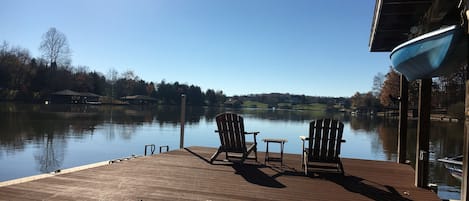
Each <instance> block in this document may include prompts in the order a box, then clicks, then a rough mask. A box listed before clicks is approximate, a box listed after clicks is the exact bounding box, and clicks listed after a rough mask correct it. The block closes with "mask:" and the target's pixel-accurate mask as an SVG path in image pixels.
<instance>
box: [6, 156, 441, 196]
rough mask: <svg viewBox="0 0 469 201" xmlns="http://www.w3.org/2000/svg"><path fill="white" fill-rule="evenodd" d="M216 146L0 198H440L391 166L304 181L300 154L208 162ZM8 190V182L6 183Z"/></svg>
mask: <svg viewBox="0 0 469 201" xmlns="http://www.w3.org/2000/svg"><path fill="white" fill-rule="evenodd" d="M214 152H215V149H214V148H207V147H189V148H185V149H181V150H175V151H170V152H166V153H163V154H158V155H153V156H147V157H139V158H135V159H131V160H126V161H122V162H117V163H112V164H109V165H100V166H95V167H91V168H87V169H86V168H81V169H80V170H76V171H69V172H67V171H62V172H61V173H58V174H56V175H54V176H48V177H44V178H39V179H35V180H31V181H26V182H23V183H18V184H11V185H5V186H2V187H0V200H204V201H206V200H282V201H284V200H393V201H395V200H425V201H432V200H439V198H438V196H437V195H436V194H435V193H433V192H431V191H429V190H425V189H421V188H416V187H414V184H413V183H414V179H413V178H414V171H413V169H412V168H411V167H410V166H408V165H403V164H397V163H393V162H383V161H369V160H357V159H343V164H344V169H345V176H343V177H341V176H340V175H339V174H334V173H327V172H322V173H314V174H312V175H310V176H308V177H307V176H304V175H303V173H302V170H301V166H300V162H301V157H300V155H294V154H285V155H284V167H283V168H280V167H279V166H280V164H279V163H278V162H272V163H271V164H269V163H268V164H267V165H264V158H263V157H264V155H263V153H259V160H258V162H255V161H250V160H247V161H246V164H244V165H240V164H233V163H231V162H225V161H221V159H222V156H224V155H222V154H220V156H219V159H220V161H215V162H214V164H213V165H212V164H209V163H208V159H209V158H210V156H211V154H213V153H214ZM4 184H5V183H4Z"/></svg>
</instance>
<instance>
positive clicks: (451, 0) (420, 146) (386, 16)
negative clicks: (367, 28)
mask: <svg viewBox="0 0 469 201" xmlns="http://www.w3.org/2000/svg"><path fill="white" fill-rule="evenodd" d="M468 8H469V1H467V0H412V1H408V0H376V4H375V11H374V17H373V21H372V28H371V34H370V41H369V47H370V51H371V52H391V55H390V57H391V59H392V61H393V66H394V67H395V68H396V70H397V71H399V72H401V73H402V75H401V84H400V85H401V95H400V103H399V108H400V115H399V119H400V121H399V141H398V143H399V144H398V162H399V163H404V162H405V161H406V160H407V159H406V152H407V145H406V143H407V142H406V138H407V110H408V80H419V83H420V84H419V104H418V116H419V119H418V125H417V144H416V145H411V146H410V147H415V148H416V153H417V154H416V156H415V159H416V164H415V186H417V187H421V188H427V187H428V175H429V166H428V163H429V136H430V130H429V129H430V110H431V97H432V96H431V85H432V77H435V76H440V75H444V74H447V73H452V72H454V68H455V67H456V66H455V65H461V64H458V63H457V62H455V61H458V60H460V59H461V58H462V60H463V62H464V63H465V65H466V72H467V70H468V68H467V59H468V58H469V57H468V55H467V52H468V51H467V48H468V47H469V44H468V42H467V41H468V40H467V38H468V16H467V13H468ZM445 36H449V38H445ZM432 37H434V39H436V40H440V39H442V40H440V42H436V43H432V42H431V41H430V40H432V39H431V38H432ZM456 39H458V40H456ZM429 41H430V43H428V44H423V45H422V43H423V42H429ZM452 41H454V42H452ZM458 46H459V47H458ZM432 50H443V51H441V52H436V53H435V52H430V51H432ZM426 51H427V52H426ZM458 55H459V56H458ZM393 57H394V58H393ZM396 57H399V58H396ZM466 74H467V73H466ZM468 84H469V82H468V81H467V78H466V109H465V111H466V121H465V129H464V130H465V131H464V133H461V135H464V139H465V140H464V142H463V146H464V148H463V149H464V150H463V154H464V159H463V181H462V184H461V200H468V199H469V198H468V191H469V188H468V180H469V177H468V160H467V157H468V149H469V139H468V133H469V124H468V122H469V121H468V120H469V113H468V112H467V111H469V110H468V108H469V91H468V90H467V88H468V87H467V86H468Z"/></svg>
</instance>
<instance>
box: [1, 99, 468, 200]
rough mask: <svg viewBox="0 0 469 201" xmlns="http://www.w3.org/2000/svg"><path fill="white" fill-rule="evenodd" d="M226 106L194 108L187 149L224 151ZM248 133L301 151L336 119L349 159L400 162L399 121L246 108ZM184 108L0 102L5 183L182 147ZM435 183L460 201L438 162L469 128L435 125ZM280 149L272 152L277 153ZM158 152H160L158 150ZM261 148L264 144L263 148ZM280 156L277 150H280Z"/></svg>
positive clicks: (458, 149) (411, 138)
mask: <svg viewBox="0 0 469 201" xmlns="http://www.w3.org/2000/svg"><path fill="white" fill-rule="evenodd" d="M223 111H224V110H223V109H220V108H201V107H200V108H188V109H187V111H186V126H185V146H195V145H196V146H209V147H217V146H218V145H219V141H218V140H219V139H218V136H217V134H215V133H214V130H215V129H216V124H215V120H214V117H215V115H216V114H218V113H220V112H223ZM236 112H237V113H240V114H242V115H243V117H244V118H245V127H246V130H247V131H260V132H261V133H260V135H259V136H258V139H259V141H260V139H262V138H274V137H281V138H287V139H288V143H287V144H286V145H285V151H286V152H288V153H296V154H300V153H301V145H302V144H301V141H300V140H299V138H298V136H300V135H306V134H307V132H308V122H309V121H310V120H312V119H316V118H322V117H326V116H327V117H334V118H337V119H340V120H341V121H343V122H344V124H345V129H344V138H345V139H346V140H347V142H346V143H345V144H343V146H342V157H348V158H360V159H371V160H384V161H396V156H397V153H396V150H397V120H383V119H379V118H373V119H370V118H355V117H349V116H345V115H344V114H326V115H324V114H318V113H314V112H308V111H290V110H240V111H236ZM179 114H180V110H179V108H178V107H168V106H160V107H131V106H124V107H115V106H114V107H111V106H86V105H27V104H13V103H0V164H1V165H0V181H5V180H10V179H15V178H20V177H25V176H31V175H35V174H40V173H45V172H51V171H54V170H57V169H64V168H70V167H74V166H79V165H85V164H90V163H94V162H100V161H105V160H110V159H116V158H122V157H126V156H130V155H132V154H135V155H143V153H144V146H145V144H155V145H156V146H157V147H159V146H162V145H168V146H169V147H170V150H172V149H177V148H179V131H180V130H179V129H180V127H179V119H180V115H179ZM409 124H410V125H409V127H410V128H409V134H408V147H409V153H407V155H408V158H409V159H410V160H412V161H414V158H415V150H414V149H415V147H414V146H415V141H416V139H415V133H416V129H415V127H416V122H414V121H411V122H409ZM431 132H432V133H431V140H430V141H431V144H430V149H431V152H432V153H431V162H430V182H431V183H437V184H438V185H439V195H440V197H442V198H447V199H448V198H452V199H455V198H457V199H459V185H460V182H459V181H458V180H456V179H454V178H453V177H451V175H450V174H448V172H447V171H446V169H445V168H444V166H443V165H442V164H441V163H438V162H436V159H437V158H441V157H444V156H452V155H458V154H460V153H462V136H463V125H462V124H457V123H444V122H432V128H431ZM275 148H276V147H273V149H274V151H275ZM157 149H158V148H157ZM259 150H260V151H263V150H265V144H264V143H262V142H261V143H259ZM276 151H278V148H277V150H276Z"/></svg>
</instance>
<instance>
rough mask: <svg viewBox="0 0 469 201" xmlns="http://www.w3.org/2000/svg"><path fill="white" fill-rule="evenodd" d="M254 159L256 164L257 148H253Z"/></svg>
mask: <svg viewBox="0 0 469 201" xmlns="http://www.w3.org/2000/svg"><path fill="white" fill-rule="evenodd" d="M254 159H255V160H256V162H257V146H256V147H254Z"/></svg>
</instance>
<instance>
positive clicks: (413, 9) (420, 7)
mask: <svg viewBox="0 0 469 201" xmlns="http://www.w3.org/2000/svg"><path fill="white" fill-rule="evenodd" d="M459 2H460V1H459V0H376V4H375V10H374V16H373V21H372V24H371V33H370V40H369V48H370V51H371V52H389V51H391V50H392V49H393V48H394V47H396V46H398V45H399V44H401V43H403V42H405V41H407V40H409V39H412V38H414V37H417V36H419V35H421V34H424V33H426V32H429V31H432V30H435V29H438V28H440V26H441V25H444V24H447V25H449V24H455V23H460V20H459V13H457V10H458V9H457V8H458V4H459Z"/></svg>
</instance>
